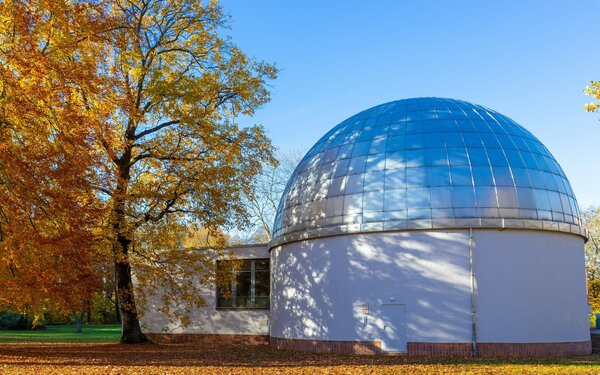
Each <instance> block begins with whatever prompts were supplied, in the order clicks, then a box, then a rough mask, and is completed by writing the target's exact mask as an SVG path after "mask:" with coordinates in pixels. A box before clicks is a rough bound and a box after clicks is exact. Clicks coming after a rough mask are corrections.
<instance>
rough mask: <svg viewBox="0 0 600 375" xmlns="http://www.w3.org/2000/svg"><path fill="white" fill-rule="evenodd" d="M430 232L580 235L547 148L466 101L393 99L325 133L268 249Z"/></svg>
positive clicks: (294, 180) (296, 181)
mask: <svg viewBox="0 0 600 375" xmlns="http://www.w3.org/2000/svg"><path fill="white" fill-rule="evenodd" d="M436 228H524V229H545V230H555V231H563V232H571V233H576V234H580V235H584V236H585V233H584V232H583V230H582V229H581V228H580V218H579V209H578V207H577V201H576V200H575V195H574V194H573V190H572V189H571V185H570V184H569V181H568V180H567V178H566V176H565V174H564V172H563V170H562V169H561V167H560V165H559V164H558V163H557V162H556V160H555V159H554V157H553V156H552V155H551V154H550V152H549V151H548V149H547V148H546V147H545V146H544V145H543V144H542V143H541V142H540V141H539V140H538V139H537V138H536V137H535V136H533V134H531V133H530V132H529V131H527V130H526V129H525V128H523V127H522V126H521V125H519V124H517V123H516V122H514V121H513V120H511V119H510V118H508V117H506V116H504V115H501V114H500V113H498V112H496V111H493V110H490V109H488V108H485V107H482V106H479V105H475V104H471V103H468V102H464V101H460V100H454V99H442V98H415V99H405V100H398V101H394V102H390V103H386V104H381V105H378V106H376V107H373V108H370V109H367V110H365V111H363V112H360V113H358V114H356V115H354V116H352V117H350V118H349V119H347V120H345V121H343V122H342V123H340V124H339V125H337V126H335V127H334V128H333V129H331V130H330V131H329V132H328V133H327V134H325V136H323V138H321V139H320V140H319V141H318V142H317V143H316V144H315V145H314V146H313V147H312V148H311V149H310V151H309V152H308V153H307V154H306V156H304V158H303V159H302V161H301V162H300V163H299V165H298V167H297V168H296V170H295V171H294V173H293V175H292V177H291V178H290V180H289V182H288V184H287V187H286V189H285V192H284V194H283V197H282V198H281V202H280V204H279V209H278V211H277V215H276V218H275V223H274V227H273V241H272V242H271V246H277V245H279V244H282V243H286V242H290V241H297V240H301V239H307V238H315V237H323V236H330V235H336V234H347V233H361V232H373V231H388V230H409V229H436Z"/></svg>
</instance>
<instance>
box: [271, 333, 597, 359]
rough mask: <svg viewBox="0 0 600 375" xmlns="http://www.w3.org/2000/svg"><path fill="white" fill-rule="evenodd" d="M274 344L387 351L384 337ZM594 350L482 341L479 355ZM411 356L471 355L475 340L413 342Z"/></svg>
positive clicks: (275, 343) (276, 342) (274, 341)
mask: <svg viewBox="0 0 600 375" xmlns="http://www.w3.org/2000/svg"><path fill="white" fill-rule="evenodd" d="M270 341H271V346H272V347H274V348H276V349H283V350H299V351H306V352H315V353H336V354H386V353H385V352H383V351H382V350H381V342H380V341H324V340H294V339H282V338H277V337H271V339H270ZM591 352H592V343H591V341H582V342H561V343H529V344H517V343H514V344H513V343H479V344H477V354H478V355H477V356H478V357H510V358H518V357H558V356H567V355H587V354H590V353H591ZM406 355H408V356H424V357H470V356H471V343H438V342H409V343H407V353H406Z"/></svg>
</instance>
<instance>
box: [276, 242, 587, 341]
mask: <svg viewBox="0 0 600 375" xmlns="http://www.w3.org/2000/svg"><path fill="white" fill-rule="evenodd" d="M474 240H475V271H476V274H477V288H478V297H477V311H478V342H516V343H520V342H534V343H535V342H571V341H573V342H575V341H587V340H589V339H590V336H589V328H588V323H587V299H586V287H585V274H584V258H583V256H584V251H583V246H584V242H583V239H582V238H581V237H579V236H575V235H571V234H564V233H553V232H548V231H543V232H542V231H525V230H503V231H499V230H474ZM271 255H272V257H271V259H272V264H271V267H272V276H271V285H272V286H271V329H270V333H271V336H274V337H280V338H296V339H323V340H340V341H341V340H377V339H378V338H379V337H380V336H381V329H382V322H381V320H380V319H379V317H380V316H381V312H380V306H381V304H382V303H386V302H390V297H394V298H395V301H394V302H395V303H398V304H404V305H405V306H406V307H405V310H406V339H407V341H408V342H470V341H471V312H470V311H471V294H470V293H471V288H470V265H469V233H468V231H467V230H458V231H457V230H448V231H441V230H439V231H438V230H435V231H413V232H396V233H371V234H357V235H347V236H337V237H329V238H320V239H314V240H307V241H301V242H295V243H290V244H286V245H283V246H280V247H277V248H274V249H273V250H272V253H271ZM363 304H368V305H369V308H370V316H369V324H368V326H367V327H366V328H365V327H363V325H362V324H361V322H362V317H363V315H362V309H361V306H362V305H363Z"/></svg>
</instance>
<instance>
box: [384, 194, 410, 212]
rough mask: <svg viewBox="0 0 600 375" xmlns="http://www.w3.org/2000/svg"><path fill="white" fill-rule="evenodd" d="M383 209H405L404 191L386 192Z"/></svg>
mask: <svg viewBox="0 0 600 375" xmlns="http://www.w3.org/2000/svg"><path fill="white" fill-rule="evenodd" d="M383 207H384V210H385V211H397V210H404V209H406V189H396V190H386V191H385V192H384V206H383Z"/></svg>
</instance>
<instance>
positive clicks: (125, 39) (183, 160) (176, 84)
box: [0, 0, 276, 343]
mask: <svg viewBox="0 0 600 375" xmlns="http://www.w3.org/2000/svg"><path fill="white" fill-rule="evenodd" d="M0 10H1V11H2V12H1V13H0V14H2V17H3V18H2V26H0V27H2V31H1V32H2V35H3V41H4V42H5V43H4V44H3V48H4V49H7V50H10V51H11V53H10V54H8V55H4V56H3V57H2V60H3V62H5V63H6V69H5V70H4V75H5V76H3V77H2V79H3V85H4V87H6V88H7V90H9V91H10V92H12V93H17V92H18V90H19V87H20V86H21V85H23V84H24V83H26V82H28V81H29V80H30V78H29V76H28V72H27V70H25V69H24V68H23V69H21V70H18V69H16V68H15V64H16V63H15V62H17V61H24V62H26V63H32V62H30V61H29V60H30V59H31V58H32V57H31V56H35V58H36V59H41V60H42V61H48V64H47V65H46V66H45V67H44V69H45V71H42V72H41V73H40V76H41V77H44V76H46V77H54V76H58V77H60V76H61V74H63V72H62V71H61V70H60V69H61V68H62V65H64V64H67V63H66V62H74V65H76V63H83V62H85V63H86V64H87V65H86V66H85V69H86V70H85V72H86V74H82V75H81V77H79V76H77V75H76V74H68V76H69V79H68V82H69V88H70V91H69V92H68V93H67V94H62V95H56V96H55V97H53V98H52V101H48V102H46V103H43V104H42V106H43V107H44V108H46V109H47V113H40V114H39V116H38V117H36V119H37V120H36V121H37V123H39V124H45V123H46V122H47V121H49V120H50V119H51V118H52V116H53V112H54V108H55V107H56V106H60V105H61V103H65V104H64V105H70V106H72V107H74V108H75V109H74V110H75V112H76V113H77V114H78V116H79V117H77V118H76V121H69V120H67V119H58V120H57V121H59V122H61V129H63V128H64V129H67V130H69V129H70V130H72V131H75V132H81V133H82V134H84V135H85V136H84V137H82V139H83V140H85V143H84V147H83V149H82V150H78V151H77V152H76V153H74V155H77V158H79V159H81V160H82V161H85V163H84V164H83V165H85V166H89V167H88V168H87V169H86V172H88V173H87V174H86V175H85V178H84V179H83V180H84V181H85V182H86V183H87V184H89V186H90V188H91V189H93V191H94V192H95V197H96V202H99V203H100V204H101V205H102V206H103V208H104V209H105V212H106V214H105V215H103V216H102V218H103V221H102V222H101V224H100V225H99V226H98V232H99V233H98V238H99V239H100V240H99V241H98V242H99V243H101V244H105V245H107V249H108V250H109V251H108V252H107V253H108V256H107V258H106V259H105V260H110V262H111V263H112V264H113V265H114V272H115V275H116V284H117V290H118V297H119V302H120V307H121V315H122V325H123V335H122V338H121V342H124V343H136V342H143V341H145V340H146V338H145V336H144V335H143V333H142V332H141V329H140V324H139V320H138V317H139V313H140V311H141V310H143V308H142V309H140V306H141V307H143V305H144V302H145V300H146V297H147V295H148V293H159V292H160V293H163V295H162V297H161V298H162V300H163V301H164V302H165V303H164V305H165V306H163V308H164V310H163V311H164V312H165V313H172V312H173V309H172V306H170V301H175V300H177V301H181V303H183V304H184V305H185V309H184V312H185V311H189V309H190V308H191V307H190V306H201V305H202V304H203V301H202V299H201V297H200V296H199V294H198V293H194V290H192V289H190V288H193V286H192V284H193V283H186V285H189V286H190V288H186V287H185V286H182V285H180V284H181V283H177V280H178V279H181V278H188V279H190V280H192V279H193V278H194V277H196V278H197V279H198V280H197V281H198V282H199V283H210V282H215V272H214V270H211V267H213V268H214V262H212V258H211V256H214V254H213V255H210V256H209V255H207V254H205V253H201V252H193V251H172V250H169V249H172V248H173V246H176V245H177V243H178V242H177V238H178V236H177V235H176V233H180V232H181V231H184V230H186V228H187V227H188V224H189V223H190V222H196V223H200V224H201V225H202V227H203V228H206V229H207V230H211V231H217V230H218V228H222V227H227V226H233V225H244V224H246V223H247V213H246V209H245V207H244V205H243V203H242V201H243V199H242V198H243V196H244V189H249V188H251V187H252V180H253V178H254V176H256V175H258V174H260V173H261V170H262V167H263V165H269V164H271V163H273V162H274V159H273V157H272V147H271V144H270V142H269V140H268V138H267V137H266V135H265V133H264V131H263V129H262V128H261V127H259V126H253V127H247V128H240V127H239V126H238V125H237V124H236V123H235V118H236V116H238V115H246V116H250V115H252V114H253V113H254V111H255V110H256V109H257V108H259V107H260V106H262V105H263V104H265V103H266V102H267V101H268V100H269V92H268V89H267V82H268V81H269V80H270V79H273V78H275V74H276V70H275V68H274V67H273V66H272V65H269V64H266V63H264V62H260V61H256V60H254V59H252V58H249V57H248V56H246V55H245V54H244V53H243V52H242V51H240V50H239V49H238V48H237V47H236V46H235V45H234V44H233V43H232V41H231V40H230V39H229V38H228V37H227V36H226V35H224V28H225V27H226V26H227V25H228V19H227V17H226V16H225V14H224V12H223V10H222V9H221V7H220V6H219V5H218V4H217V3H216V2H214V1H211V2H208V3H204V2H200V1H193V0H163V1H152V0H147V1H117V0H109V1H100V2H97V1H89V2H87V1H82V2H77V3H71V2H62V1H53V0H48V1H31V2H27V1H25V2H9V3H2V9H0ZM19 25H21V27H22V31H21V33H16V34H15V33H13V30H14V29H15V27H16V26H19ZM32 41H33V42H32ZM32 51H33V54H32ZM67 73H69V72H67ZM6 77H8V78H6ZM5 82H6V83H5ZM54 84H55V83H54V81H53V80H52V79H50V80H49V81H48V82H47V85H48V87H53V85H54ZM28 100H31V101H33V102H37V101H38V93H37V92H35V91H33V90H32V92H31V93H30V97H29V98H28ZM53 121H54V120H53ZM39 126H42V125H39ZM52 140H53V141H56V142H57V145H59V146H63V143H64V142H63V141H62V140H60V139H56V140H54V139H52ZM43 142H46V140H45V139H44V140H43ZM79 159H76V160H79ZM90 172H91V173H90ZM98 254H104V253H103V252H102V251H101V250H99V251H98ZM134 272H135V279H134V278H133V277H132V274H133V273H134ZM134 280H135V287H134ZM186 309H187V310H186Z"/></svg>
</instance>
